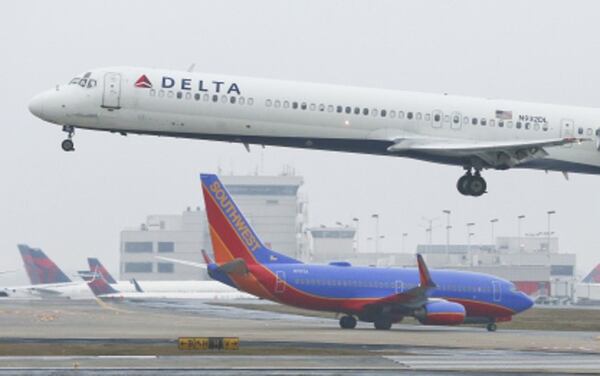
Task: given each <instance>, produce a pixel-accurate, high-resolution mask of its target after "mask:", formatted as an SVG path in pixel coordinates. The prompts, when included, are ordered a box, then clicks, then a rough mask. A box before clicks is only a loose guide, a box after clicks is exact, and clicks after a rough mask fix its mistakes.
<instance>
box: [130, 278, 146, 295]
mask: <svg viewBox="0 0 600 376" xmlns="http://www.w3.org/2000/svg"><path fill="white" fill-rule="evenodd" d="M131 283H133V285H134V286H135V291H137V292H144V290H142V287H141V286H140V284H139V283H138V281H137V280H136V279H135V278H132V279H131Z"/></svg>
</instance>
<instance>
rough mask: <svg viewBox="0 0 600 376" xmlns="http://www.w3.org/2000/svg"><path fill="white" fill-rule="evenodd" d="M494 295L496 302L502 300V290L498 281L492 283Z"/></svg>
mask: <svg viewBox="0 0 600 376" xmlns="http://www.w3.org/2000/svg"><path fill="white" fill-rule="evenodd" d="M492 293H493V298H494V301H495V302H499V301H500V299H502V289H501V286H500V283H499V282H498V281H492Z"/></svg>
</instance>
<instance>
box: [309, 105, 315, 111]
mask: <svg viewBox="0 0 600 376" xmlns="http://www.w3.org/2000/svg"><path fill="white" fill-rule="evenodd" d="M309 108H310V110H311V111H314V110H316V109H317V105H316V104H314V103H311V104H310V106H309Z"/></svg>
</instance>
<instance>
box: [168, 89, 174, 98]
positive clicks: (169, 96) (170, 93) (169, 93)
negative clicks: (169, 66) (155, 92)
mask: <svg viewBox="0 0 600 376" xmlns="http://www.w3.org/2000/svg"><path fill="white" fill-rule="evenodd" d="M167 97H168V98H173V92H172V91H170V90H169V91H168V92H167Z"/></svg>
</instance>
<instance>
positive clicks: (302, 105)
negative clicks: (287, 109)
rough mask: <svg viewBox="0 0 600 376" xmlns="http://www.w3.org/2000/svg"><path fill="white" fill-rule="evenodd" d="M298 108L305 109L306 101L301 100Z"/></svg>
mask: <svg viewBox="0 0 600 376" xmlns="http://www.w3.org/2000/svg"><path fill="white" fill-rule="evenodd" d="M300 108H301V109H303V110H306V102H302V104H301V105H300Z"/></svg>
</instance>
